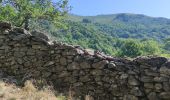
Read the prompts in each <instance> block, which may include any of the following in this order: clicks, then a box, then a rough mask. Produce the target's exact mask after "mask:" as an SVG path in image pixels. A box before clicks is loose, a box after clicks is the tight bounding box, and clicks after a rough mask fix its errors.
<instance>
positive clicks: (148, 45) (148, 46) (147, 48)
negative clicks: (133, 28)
mask: <svg viewBox="0 0 170 100" xmlns="http://www.w3.org/2000/svg"><path fill="white" fill-rule="evenodd" d="M142 49H143V54H144V55H148V54H149V55H155V54H158V53H160V51H161V50H160V46H159V43H158V42H157V41H154V40H146V41H143V47H142Z"/></svg>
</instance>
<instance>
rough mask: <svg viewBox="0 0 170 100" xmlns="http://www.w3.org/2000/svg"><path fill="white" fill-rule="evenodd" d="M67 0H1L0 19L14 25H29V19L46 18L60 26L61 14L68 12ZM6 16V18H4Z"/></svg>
mask: <svg viewBox="0 0 170 100" xmlns="http://www.w3.org/2000/svg"><path fill="white" fill-rule="evenodd" d="M67 4H68V1H67V0H61V1H60V2H57V3H54V2H52V1H51V0H2V2H1V4H0V9H1V11H0V20H2V21H10V22H12V24H13V25H15V26H19V27H20V26H22V25H23V24H24V25H25V28H26V27H28V26H29V25H27V24H29V20H31V19H32V20H33V19H34V20H48V21H50V22H52V23H54V24H55V25H58V26H61V25H60V24H61V20H62V18H63V16H64V15H65V14H66V13H67V12H68V9H69V8H68V6H67ZM6 16H8V17H7V18H5V17H6Z"/></svg>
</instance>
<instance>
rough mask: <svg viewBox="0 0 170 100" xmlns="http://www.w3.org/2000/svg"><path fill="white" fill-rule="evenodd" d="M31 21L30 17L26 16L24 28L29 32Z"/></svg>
mask: <svg viewBox="0 0 170 100" xmlns="http://www.w3.org/2000/svg"><path fill="white" fill-rule="evenodd" d="M29 20H30V18H29V16H26V17H25V21H24V28H25V29H26V30H29Z"/></svg>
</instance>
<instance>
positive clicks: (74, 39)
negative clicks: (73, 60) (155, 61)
mask: <svg viewBox="0 0 170 100" xmlns="http://www.w3.org/2000/svg"><path fill="white" fill-rule="evenodd" d="M40 23H41V25H42V26H43V28H46V29H47V30H48V32H50V33H51V34H52V35H53V36H55V37H56V40H58V41H63V42H67V43H69V44H78V45H81V46H83V47H85V48H91V49H95V50H99V51H102V52H105V53H107V54H111V55H114V56H127V57H135V56H139V55H162V56H169V51H168V50H170V39H169V37H170V19H166V18H154V17H149V16H145V15H138V14H125V13H124V14H115V15H99V16H86V17H85V16H76V15H69V16H68V17H67V18H66V21H65V24H66V28H65V29H62V30H56V29H55V27H54V26H53V25H51V24H50V23H48V22H44V21H41V22H40Z"/></svg>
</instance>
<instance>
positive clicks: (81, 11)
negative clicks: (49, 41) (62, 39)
mask: <svg viewBox="0 0 170 100" xmlns="http://www.w3.org/2000/svg"><path fill="white" fill-rule="evenodd" d="M69 3H70V5H71V6H72V11H71V13H73V14H77V15H83V16H92V15H100V14H115V13H135V14H145V15H149V16H153V17H167V18H170V0H69Z"/></svg>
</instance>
